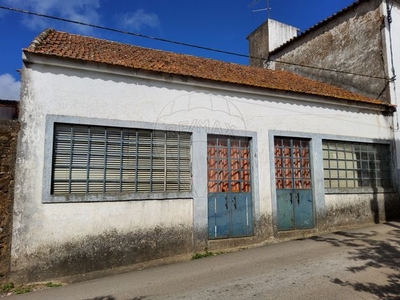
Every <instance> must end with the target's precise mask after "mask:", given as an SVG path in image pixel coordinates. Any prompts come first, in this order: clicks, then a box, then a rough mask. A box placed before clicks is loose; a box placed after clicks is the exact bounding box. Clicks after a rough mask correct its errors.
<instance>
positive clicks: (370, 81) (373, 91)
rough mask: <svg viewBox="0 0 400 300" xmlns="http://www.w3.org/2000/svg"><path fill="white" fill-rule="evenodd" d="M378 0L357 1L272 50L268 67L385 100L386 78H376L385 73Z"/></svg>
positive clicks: (386, 76) (386, 93) (386, 94)
mask: <svg viewBox="0 0 400 300" xmlns="http://www.w3.org/2000/svg"><path fill="white" fill-rule="evenodd" d="M381 3H382V1H379V0H374V1H361V2H360V4H359V5H357V7H356V9H354V10H353V9H351V10H348V11H347V12H346V13H344V14H341V15H340V16H338V17H335V19H332V20H330V22H329V23H328V24H324V25H323V26H317V28H316V29H312V30H311V31H310V32H308V33H307V34H305V35H303V37H300V38H298V39H297V40H296V42H293V43H291V44H290V45H288V46H287V47H284V48H282V49H281V50H277V51H276V52H274V53H272V54H271V56H270V60H271V61H272V63H270V67H272V68H276V69H286V70H289V71H292V72H295V73H298V74H300V75H303V76H308V77H311V78H313V79H316V80H319V81H323V82H326V83H331V84H334V85H338V86H340V87H343V88H346V89H348V90H351V91H354V92H359V93H361V94H364V95H366V96H369V97H371V98H373V99H380V100H385V101H387V102H389V89H388V87H387V86H386V83H387V81H386V80H384V79H379V78H388V77H389V76H388V75H387V58H386V55H385V53H386V49H385V46H384V44H383V38H384V34H383V26H384V18H383V17H382V12H381V9H380V4H381ZM274 60H277V61H284V62H293V63H295V64H296V65H290V64H282V63H279V62H276V63H274V62H273V61H274ZM301 65H305V66H312V67H317V68H323V69H328V70H331V69H333V70H339V71H343V72H344V73H343V72H341V73H338V72H331V71H324V70H319V69H313V68H306V67H302V66H301ZM346 72H348V73H351V74H346ZM354 74H365V75H368V76H370V77H364V76H357V75H354ZM376 77H378V78H376Z"/></svg>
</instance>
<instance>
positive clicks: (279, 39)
mask: <svg viewBox="0 0 400 300" xmlns="http://www.w3.org/2000/svg"><path fill="white" fill-rule="evenodd" d="M297 32H298V28H296V27H293V26H290V25H287V24H284V23H281V22H278V21H275V20H272V19H268V20H267V21H265V22H264V23H263V24H261V25H260V26H259V27H258V28H257V29H256V30H254V31H253V32H252V33H250V34H249V36H248V37H247V39H248V41H249V53H250V66H253V67H264V62H265V61H266V60H267V59H268V55H269V52H271V51H272V50H275V49H276V48H278V47H279V46H281V45H283V44H284V43H286V42H287V41H289V40H290V39H292V38H293V37H295V36H297Z"/></svg>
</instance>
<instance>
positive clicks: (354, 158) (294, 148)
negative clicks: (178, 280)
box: [11, 29, 399, 281]
mask: <svg viewBox="0 0 400 300" xmlns="http://www.w3.org/2000/svg"><path fill="white" fill-rule="evenodd" d="M23 63H24V66H23V69H22V72H21V76H22V79H21V83H22V91H21V104H20V123H21V130H20V135H19V141H18V142H19V146H18V152H17V165H16V180H15V203H14V221H13V242H12V252H11V276H12V278H13V280H15V281H18V280H19V281H20V280H29V281H35V280H45V279H48V278H54V277H61V276H69V275H76V274H81V273H87V272H93V271H101V270H106V269H110V268H118V267H123V266H128V265H130V264H134V263H138V262H143V261H148V260H154V259H159V258H165V257H171V256H174V255H179V254H187V253H193V252H195V251H202V250H203V249H204V248H205V247H208V248H209V249H221V248H229V247H236V246H245V245H251V244H255V243H264V242H268V241H270V240H273V239H282V238H288V237H296V236H304V235H309V234H317V233H321V232H326V231H331V230H337V229H339V228H343V227H351V226H359V225H363V224H369V223H373V222H380V221H383V220H386V219H389V218H392V217H397V215H398V207H399V202H398V193H397V182H398V178H397V174H396V172H394V170H396V168H397V165H396V161H395V160H394V159H393V153H394V149H395V148H394V143H393V139H394V132H393V130H392V128H393V124H394V119H393V114H394V112H395V107H394V106H393V105H392V104H390V103H387V102H385V101H381V100H375V99H371V98H369V97H366V96H363V95H360V94H356V93H353V92H349V91H347V90H345V89H341V88H338V87H334V86H332V85H328V84H325V83H320V82H318V81H314V80H311V79H307V78H305V77H301V76H298V75H295V74H293V73H290V72H287V71H279V70H268V69H262V68H254V67H247V66H242V65H236V64H230V63H223V62H219V61H215V60H210V59H204V58H199V57H194V56H187V55H180V54H174V53H169V52H164V51H157V50H152V49H146V48H140V47H135V46H131V45H126V44H120V43H116V42H111V41H106V40H100V39H96V38H91V37H86V36H79V35H74V34H69V33H65V32H59V31H55V30H51V29H49V30H46V31H44V32H42V33H41V34H40V35H39V36H38V37H37V38H36V39H35V40H34V41H33V42H32V43H31V45H29V47H28V48H26V49H24V51H23Z"/></svg>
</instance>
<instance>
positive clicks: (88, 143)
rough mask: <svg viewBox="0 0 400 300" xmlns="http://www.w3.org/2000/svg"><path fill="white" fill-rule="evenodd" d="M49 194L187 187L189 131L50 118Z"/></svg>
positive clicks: (184, 188)
mask: <svg viewBox="0 0 400 300" xmlns="http://www.w3.org/2000/svg"><path fill="white" fill-rule="evenodd" d="M52 166H53V167H52V180H51V194H52V195H65V194H108V193H132V192H136V193H160V192H189V191H190V190H191V133H187V132H174V131H162V130H148V129H131V128H118V127H104V126H91V125H76V124H65V123H55V124H54V140H53V165H52Z"/></svg>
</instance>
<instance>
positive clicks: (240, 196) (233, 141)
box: [207, 136, 253, 239]
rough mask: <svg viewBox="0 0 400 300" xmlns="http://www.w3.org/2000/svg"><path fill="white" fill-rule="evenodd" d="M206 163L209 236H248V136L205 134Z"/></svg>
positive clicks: (249, 206) (249, 181) (249, 197)
mask: <svg viewBox="0 0 400 300" xmlns="http://www.w3.org/2000/svg"><path fill="white" fill-rule="evenodd" d="M207 165H208V235H209V238H210V239H218V238H227V237H239V236H248V235H251V234H252V232H253V217H252V215H253V214H252V199H251V171H250V169H251V168H250V139H248V138H235V137H221V136H209V137H208V142H207Z"/></svg>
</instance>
